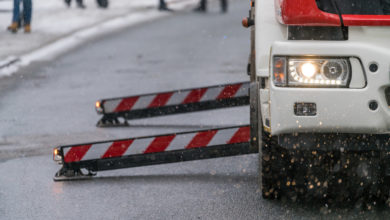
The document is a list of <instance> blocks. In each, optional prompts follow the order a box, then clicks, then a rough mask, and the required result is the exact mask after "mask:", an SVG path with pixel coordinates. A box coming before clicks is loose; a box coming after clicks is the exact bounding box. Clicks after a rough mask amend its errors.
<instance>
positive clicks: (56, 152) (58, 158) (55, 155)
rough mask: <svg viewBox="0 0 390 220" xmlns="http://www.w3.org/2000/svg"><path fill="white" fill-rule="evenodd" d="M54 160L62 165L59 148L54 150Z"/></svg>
mask: <svg viewBox="0 0 390 220" xmlns="http://www.w3.org/2000/svg"><path fill="white" fill-rule="evenodd" d="M53 160H54V161H55V162H57V163H62V155H61V150H60V149H58V148H54V149H53Z"/></svg>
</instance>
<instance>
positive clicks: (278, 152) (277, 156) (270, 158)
mask: <svg viewBox="0 0 390 220" xmlns="http://www.w3.org/2000/svg"><path fill="white" fill-rule="evenodd" d="M259 151H261V154H259V155H261V157H260V158H259V159H260V160H259V163H261V172H260V173H261V192H262V196H263V198H265V199H279V198H281V196H282V195H285V194H286V195H289V197H292V199H296V198H294V197H296V196H295V194H291V193H294V191H289V188H288V187H289V186H291V187H293V185H294V183H293V181H289V178H288V177H289V175H288V174H289V167H288V163H287V162H288V161H287V160H288V159H287V158H288V154H287V152H286V150H285V149H283V148H282V147H280V146H279V145H278V144H277V141H276V139H275V138H272V137H271V136H270V135H269V134H268V133H266V132H263V135H262V144H261V146H260V147H259Z"/></svg>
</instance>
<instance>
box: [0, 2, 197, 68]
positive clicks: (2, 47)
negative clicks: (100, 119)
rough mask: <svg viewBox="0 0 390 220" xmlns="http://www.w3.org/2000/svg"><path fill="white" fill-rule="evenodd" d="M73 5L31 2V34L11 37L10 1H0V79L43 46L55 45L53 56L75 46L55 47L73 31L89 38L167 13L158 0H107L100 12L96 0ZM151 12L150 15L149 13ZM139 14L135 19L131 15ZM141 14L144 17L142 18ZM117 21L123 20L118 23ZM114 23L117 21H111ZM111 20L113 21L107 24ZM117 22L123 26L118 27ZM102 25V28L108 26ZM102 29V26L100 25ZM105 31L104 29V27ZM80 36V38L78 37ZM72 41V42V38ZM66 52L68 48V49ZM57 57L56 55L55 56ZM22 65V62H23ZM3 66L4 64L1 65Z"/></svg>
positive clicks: (180, 4) (175, 5) (179, 4)
mask: <svg viewBox="0 0 390 220" xmlns="http://www.w3.org/2000/svg"><path fill="white" fill-rule="evenodd" d="M167 2H168V4H170V7H171V8H173V9H180V8H182V7H184V6H185V5H188V4H195V3H196V2H197V1H196V0H180V1H178V0H170V1H169V0H168V1H167ZM72 3H73V4H72V6H71V7H70V8H68V7H67V6H66V5H65V3H64V2H63V0H33V18H32V33H30V34H24V32H23V30H22V29H21V30H19V32H18V33H17V34H12V33H10V32H8V31H7V30H6V28H7V26H8V25H9V24H10V23H11V19H12V7H13V5H12V4H13V1H12V0H0V39H1V40H0V69H2V70H1V71H0V76H1V75H10V74H11V73H12V72H15V70H17V68H16V67H14V66H10V67H9V68H2V67H4V64H7V61H10V60H11V61H12V60H14V59H15V58H16V59H18V58H19V57H21V56H23V55H25V54H28V55H29V56H28V59H27V61H24V65H26V64H28V63H29V62H30V61H33V60H34V59H32V57H31V56H32V53H31V52H32V51H36V50H37V49H39V48H42V47H44V46H46V45H51V44H53V42H56V43H57V45H55V46H54V47H55V48H56V50H55V53H57V54H58V52H59V50H61V51H64V50H66V47H72V46H73V47H74V46H76V45H77V42H73V43H69V42H68V44H66V43H65V44H61V45H62V46H59V45H58V42H59V39H64V38H67V39H66V40H67V41H69V40H71V39H70V38H69V37H70V36H71V35H72V34H74V33H75V32H80V31H82V30H89V32H88V33H85V32H84V33H83V35H82V37H88V38H91V37H92V36H93V35H97V34H99V33H101V32H102V31H100V32H99V31H98V30H97V29H99V24H102V23H107V22H108V24H107V25H108V26H110V27H111V28H107V27H106V28H105V30H103V32H104V31H105V32H107V31H113V30H115V28H121V27H123V26H125V25H126V24H129V25H130V24H133V23H136V22H141V21H144V20H147V19H149V18H150V19H152V18H156V17H158V16H164V15H167V14H169V13H167V12H158V11H157V10H156V8H157V6H158V0H110V5H109V8H108V9H101V8H99V7H98V6H97V4H96V1H95V0H84V3H85V5H86V6H87V8H86V9H85V10H83V9H79V8H77V7H76V6H75V0H73V2H72ZM151 13H152V14H151ZM133 14H138V16H133V17H132V16H131V15H133ZM142 15H145V17H144V18H142ZM118 18H124V19H123V21H122V22H119V20H118ZM114 20H116V21H114ZM109 21H113V22H111V23H110V22H109ZM119 23H122V24H121V25H119ZM107 25H105V26H107ZM100 27H102V26H100ZM103 29H104V28H103ZM76 37H77V36H76ZM79 37H80V36H79ZM73 41H75V39H73ZM68 49H69V48H68ZM40 50H41V51H39V53H38V55H37V54H36V53H35V54H34V56H35V57H36V56H40V57H42V54H43V53H46V54H47V55H49V56H50V52H51V51H53V47H51V48H49V50H45V51H43V50H42V49H40ZM57 54H56V55H57ZM22 62H23V61H22ZM1 64H3V65H1Z"/></svg>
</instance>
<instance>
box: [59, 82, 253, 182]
mask: <svg viewBox="0 0 390 220" xmlns="http://www.w3.org/2000/svg"><path fill="white" fill-rule="evenodd" d="M249 86H250V83H249V82H241V83H235V84H225V85H217V86H211V87H204V88H195V89H185V90H177V91H171V92H162V93H156V94H147V95H139V96H130V97H123V98H113V99H103V100H101V101H98V102H97V103H96V110H97V112H98V113H100V114H103V117H102V119H101V120H100V121H99V122H98V126H112V125H128V123H127V120H131V119H139V118H148V117H156V116H163V115H171V114H179V113H188V112H195V111H202V110H210V109H219V108H228V107H235V106H244V105H249V94H248V92H249ZM119 118H122V120H123V122H120V121H119ZM250 133H251V128H250V126H249V125H243V126H236V127H221V128H216V129H209V130H198V131H193V132H182V133H173V134H165V135H158V136H145V137H135V138H128V139H120V140H109V141H102V142H92V143H83V144H75V145H67V146H60V147H57V148H55V149H54V155H53V157H54V161H56V162H58V163H59V164H61V165H62V168H61V169H60V170H59V171H58V172H57V173H56V174H55V177H54V181H64V180H75V179H85V178H89V177H92V176H94V175H95V174H96V172H98V171H105V170H114V169H121V168H130V167H139V166H148V165H157V164H164V163H174V162H183V161H191V160H201V159H209V158H218V157H227V156H236V155H243V154H252V153H258V148H257V145H255V144H251V143H250V142H251V134H250ZM254 141H256V140H254Z"/></svg>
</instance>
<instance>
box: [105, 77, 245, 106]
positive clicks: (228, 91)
mask: <svg viewBox="0 0 390 220" xmlns="http://www.w3.org/2000/svg"><path fill="white" fill-rule="evenodd" d="M249 84H250V83H249V82H242V83H236V84H228V85H220V86H213V87H204V88H196V89H187V90H177V91H171V92H163V93H157V94H149V95H140V96H131V97H125V98H114V99H106V100H102V102H101V104H102V107H103V109H104V113H106V114H110V113H119V112H124V111H132V110H140V109H150V108H159V107H165V106H175V105H184V104H191V103H196V102H207V101H220V100H224V99H229V98H238V97H245V96H248V90H249Z"/></svg>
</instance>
